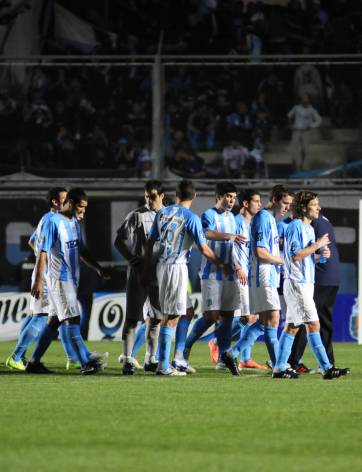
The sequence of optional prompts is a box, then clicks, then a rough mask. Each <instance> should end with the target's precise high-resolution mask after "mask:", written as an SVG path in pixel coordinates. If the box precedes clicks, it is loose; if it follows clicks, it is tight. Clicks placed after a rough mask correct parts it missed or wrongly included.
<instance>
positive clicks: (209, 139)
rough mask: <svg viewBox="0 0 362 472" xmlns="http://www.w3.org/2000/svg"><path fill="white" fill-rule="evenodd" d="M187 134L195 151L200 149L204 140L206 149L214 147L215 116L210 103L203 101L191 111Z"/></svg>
mask: <svg viewBox="0 0 362 472" xmlns="http://www.w3.org/2000/svg"><path fill="white" fill-rule="evenodd" d="M187 136H188V139H189V142H190V144H191V147H192V149H193V150H194V151H197V150H198V149H200V146H202V141H203V142H204V146H205V147H206V149H213V147H214V140H215V117H214V114H213V113H212V111H211V110H210V108H209V107H208V105H207V104H206V103H205V102H203V101H201V102H199V103H198V104H197V105H196V109H195V111H193V112H191V114H190V116H189V119H188V121H187Z"/></svg>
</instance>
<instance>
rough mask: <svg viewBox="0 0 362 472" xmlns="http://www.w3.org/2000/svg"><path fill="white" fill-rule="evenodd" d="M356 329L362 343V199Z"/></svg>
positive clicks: (361, 201) (361, 203)
mask: <svg viewBox="0 0 362 472" xmlns="http://www.w3.org/2000/svg"><path fill="white" fill-rule="evenodd" d="M357 329H358V344H362V200H360V201H359V237H358V318H357Z"/></svg>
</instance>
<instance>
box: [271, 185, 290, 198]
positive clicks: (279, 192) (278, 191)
mask: <svg viewBox="0 0 362 472" xmlns="http://www.w3.org/2000/svg"><path fill="white" fill-rule="evenodd" d="M285 195H289V196H290V197H294V192H293V191H292V190H291V189H290V188H288V187H285V185H275V186H274V187H273V188H272V189H271V192H270V201H272V200H273V199H275V200H276V201H277V202H280V200H281V199H282V198H283V197H284V196H285Z"/></svg>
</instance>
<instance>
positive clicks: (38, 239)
mask: <svg viewBox="0 0 362 472" xmlns="http://www.w3.org/2000/svg"><path fill="white" fill-rule="evenodd" d="M54 214H55V213H54V211H48V212H47V213H45V214H44V215H43V216H42V217H41V218H40V221H39V223H38V226H37V227H36V230H35V231H34V233H33V234H32V235H31V236H30V238H29V239H30V242H31V243H32V245H33V246H34V254H35V257H36V256H37V255H38V254H39V247H40V246H41V244H42V243H43V240H44V236H43V231H44V226H45V223H46V221H47V220H48V219H49V218H51V217H52V216H53V215H54ZM34 281H35V267H34V269H33V272H32V274H31V282H32V284H33V283H34ZM44 282H45V279H44V277H43V283H44ZM43 290H44V292H45V293H46V292H47V288H46V285H45V284H44V287H43Z"/></svg>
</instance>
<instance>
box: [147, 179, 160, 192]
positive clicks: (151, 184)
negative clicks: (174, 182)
mask: <svg viewBox="0 0 362 472" xmlns="http://www.w3.org/2000/svg"><path fill="white" fill-rule="evenodd" d="M151 190H157V193H158V194H159V195H161V193H164V190H163V184H162V182H161V181H160V180H148V181H147V182H146V183H145V191H146V192H151Z"/></svg>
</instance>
